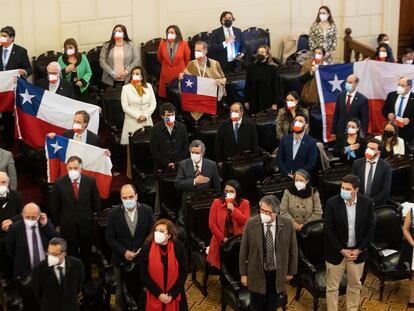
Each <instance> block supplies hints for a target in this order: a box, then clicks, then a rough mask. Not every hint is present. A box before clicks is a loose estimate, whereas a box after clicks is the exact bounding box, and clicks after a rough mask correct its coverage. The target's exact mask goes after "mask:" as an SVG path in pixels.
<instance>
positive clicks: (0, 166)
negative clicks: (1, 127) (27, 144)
mask: <svg viewBox="0 0 414 311" xmlns="http://www.w3.org/2000/svg"><path fill="white" fill-rule="evenodd" d="M0 172H6V173H7V175H9V177H10V184H9V187H10V189H12V190H16V189H17V174H16V167H15V165H14V158H13V154H12V153H11V152H10V151H7V150H4V149H1V148H0Z"/></svg>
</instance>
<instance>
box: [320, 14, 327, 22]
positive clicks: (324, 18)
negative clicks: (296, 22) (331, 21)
mask: <svg viewBox="0 0 414 311" xmlns="http://www.w3.org/2000/svg"><path fill="white" fill-rule="evenodd" d="M328 17H329V15H328V14H319V19H320V20H321V21H322V22H326V21H327V20H328Z"/></svg>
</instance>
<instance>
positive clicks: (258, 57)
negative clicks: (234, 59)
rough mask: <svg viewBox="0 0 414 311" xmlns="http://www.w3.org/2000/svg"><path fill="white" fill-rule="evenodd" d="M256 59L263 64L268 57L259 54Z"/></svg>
mask: <svg viewBox="0 0 414 311" xmlns="http://www.w3.org/2000/svg"><path fill="white" fill-rule="evenodd" d="M256 59H257V61H258V62H263V61H264V60H265V59H266V56H264V55H262V54H257V55H256Z"/></svg>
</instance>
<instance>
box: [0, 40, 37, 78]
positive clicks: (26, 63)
mask: <svg viewBox="0 0 414 311" xmlns="http://www.w3.org/2000/svg"><path fill="white" fill-rule="evenodd" d="M0 55H3V46H0ZM13 69H24V70H26V72H27V75H26V77H28V76H30V75H31V74H32V72H33V69H32V66H31V65H30V60H29V56H27V50H26V49H25V48H24V47H21V46H20V45H17V44H15V43H13V48H12V51H11V54H10V57H9V61H8V62H7V65H6V68H4V65H3V57H0V71H3V70H13Z"/></svg>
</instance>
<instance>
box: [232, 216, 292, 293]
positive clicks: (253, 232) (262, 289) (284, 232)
mask: <svg viewBox="0 0 414 311" xmlns="http://www.w3.org/2000/svg"><path fill="white" fill-rule="evenodd" d="M274 249H275V256H276V262H277V265H276V291H277V292H278V293H281V292H284V291H285V285H286V275H294V274H296V271H297V265H298V245H297V242H296V232H295V229H294V228H293V224H292V221H291V220H290V219H287V218H284V217H283V216H279V215H278V216H276V237H275V247H274ZM265 256H266V247H265V238H264V230H263V224H262V221H261V219H260V215H256V216H254V217H252V218H250V219H249V220H248V221H247V223H246V226H245V227H244V232H243V237H242V241H241V245H240V256H239V268H240V275H242V276H244V275H245V276H247V287H248V288H249V291H251V292H255V293H259V294H263V295H265V294H266V277H265V270H264V262H265Z"/></svg>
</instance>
